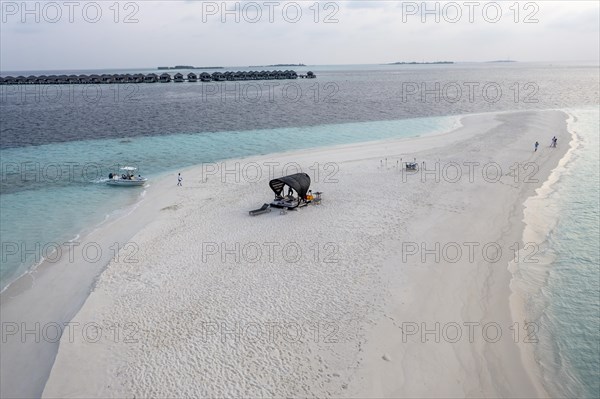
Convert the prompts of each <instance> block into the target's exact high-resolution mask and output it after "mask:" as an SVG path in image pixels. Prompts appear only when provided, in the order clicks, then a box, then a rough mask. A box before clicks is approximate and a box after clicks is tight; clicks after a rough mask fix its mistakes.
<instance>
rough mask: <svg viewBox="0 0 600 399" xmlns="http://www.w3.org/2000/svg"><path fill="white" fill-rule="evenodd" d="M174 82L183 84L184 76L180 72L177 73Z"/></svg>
mask: <svg viewBox="0 0 600 399" xmlns="http://www.w3.org/2000/svg"><path fill="white" fill-rule="evenodd" d="M173 80H174V81H175V82H176V83H181V82H183V75H182V74H181V73H180V72H177V73H176V74H175V75H174V76H173Z"/></svg>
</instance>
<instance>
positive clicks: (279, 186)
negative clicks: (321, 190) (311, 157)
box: [269, 173, 310, 199]
mask: <svg viewBox="0 0 600 399" xmlns="http://www.w3.org/2000/svg"><path fill="white" fill-rule="evenodd" d="M286 185H287V186H289V187H291V188H293V189H294V191H296V192H297V193H298V197H299V198H302V199H304V198H306V193H307V192H308V188H309V187H310V176H309V175H307V174H306V173H296V174H294V175H289V176H284V177H280V178H278V179H273V180H271V181H270V182H269V186H270V187H271V190H273V192H274V193H275V195H277V196H281V193H282V191H283V188H284V186H286Z"/></svg>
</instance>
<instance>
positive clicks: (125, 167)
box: [121, 166, 137, 171]
mask: <svg viewBox="0 0 600 399" xmlns="http://www.w3.org/2000/svg"><path fill="white" fill-rule="evenodd" d="M121 170H130V171H134V170H137V168H135V167H133V166H123V167H122V168H121Z"/></svg>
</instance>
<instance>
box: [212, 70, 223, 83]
mask: <svg viewBox="0 0 600 399" xmlns="http://www.w3.org/2000/svg"><path fill="white" fill-rule="evenodd" d="M211 77H212V80H214V81H215V82H223V81H224V80H225V76H223V74H222V73H221V72H214V73H213V74H212V75H211Z"/></svg>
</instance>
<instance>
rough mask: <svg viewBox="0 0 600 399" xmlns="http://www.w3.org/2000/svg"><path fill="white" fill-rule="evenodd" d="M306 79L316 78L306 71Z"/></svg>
mask: <svg viewBox="0 0 600 399" xmlns="http://www.w3.org/2000/svg"><path fill="white" fill-rule="evenodd" d="M306 77H307V78H308V79H314V78H316V77H317V76H316V75H315V74H314V73H312V71H308V72H306Z"/></svg>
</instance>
